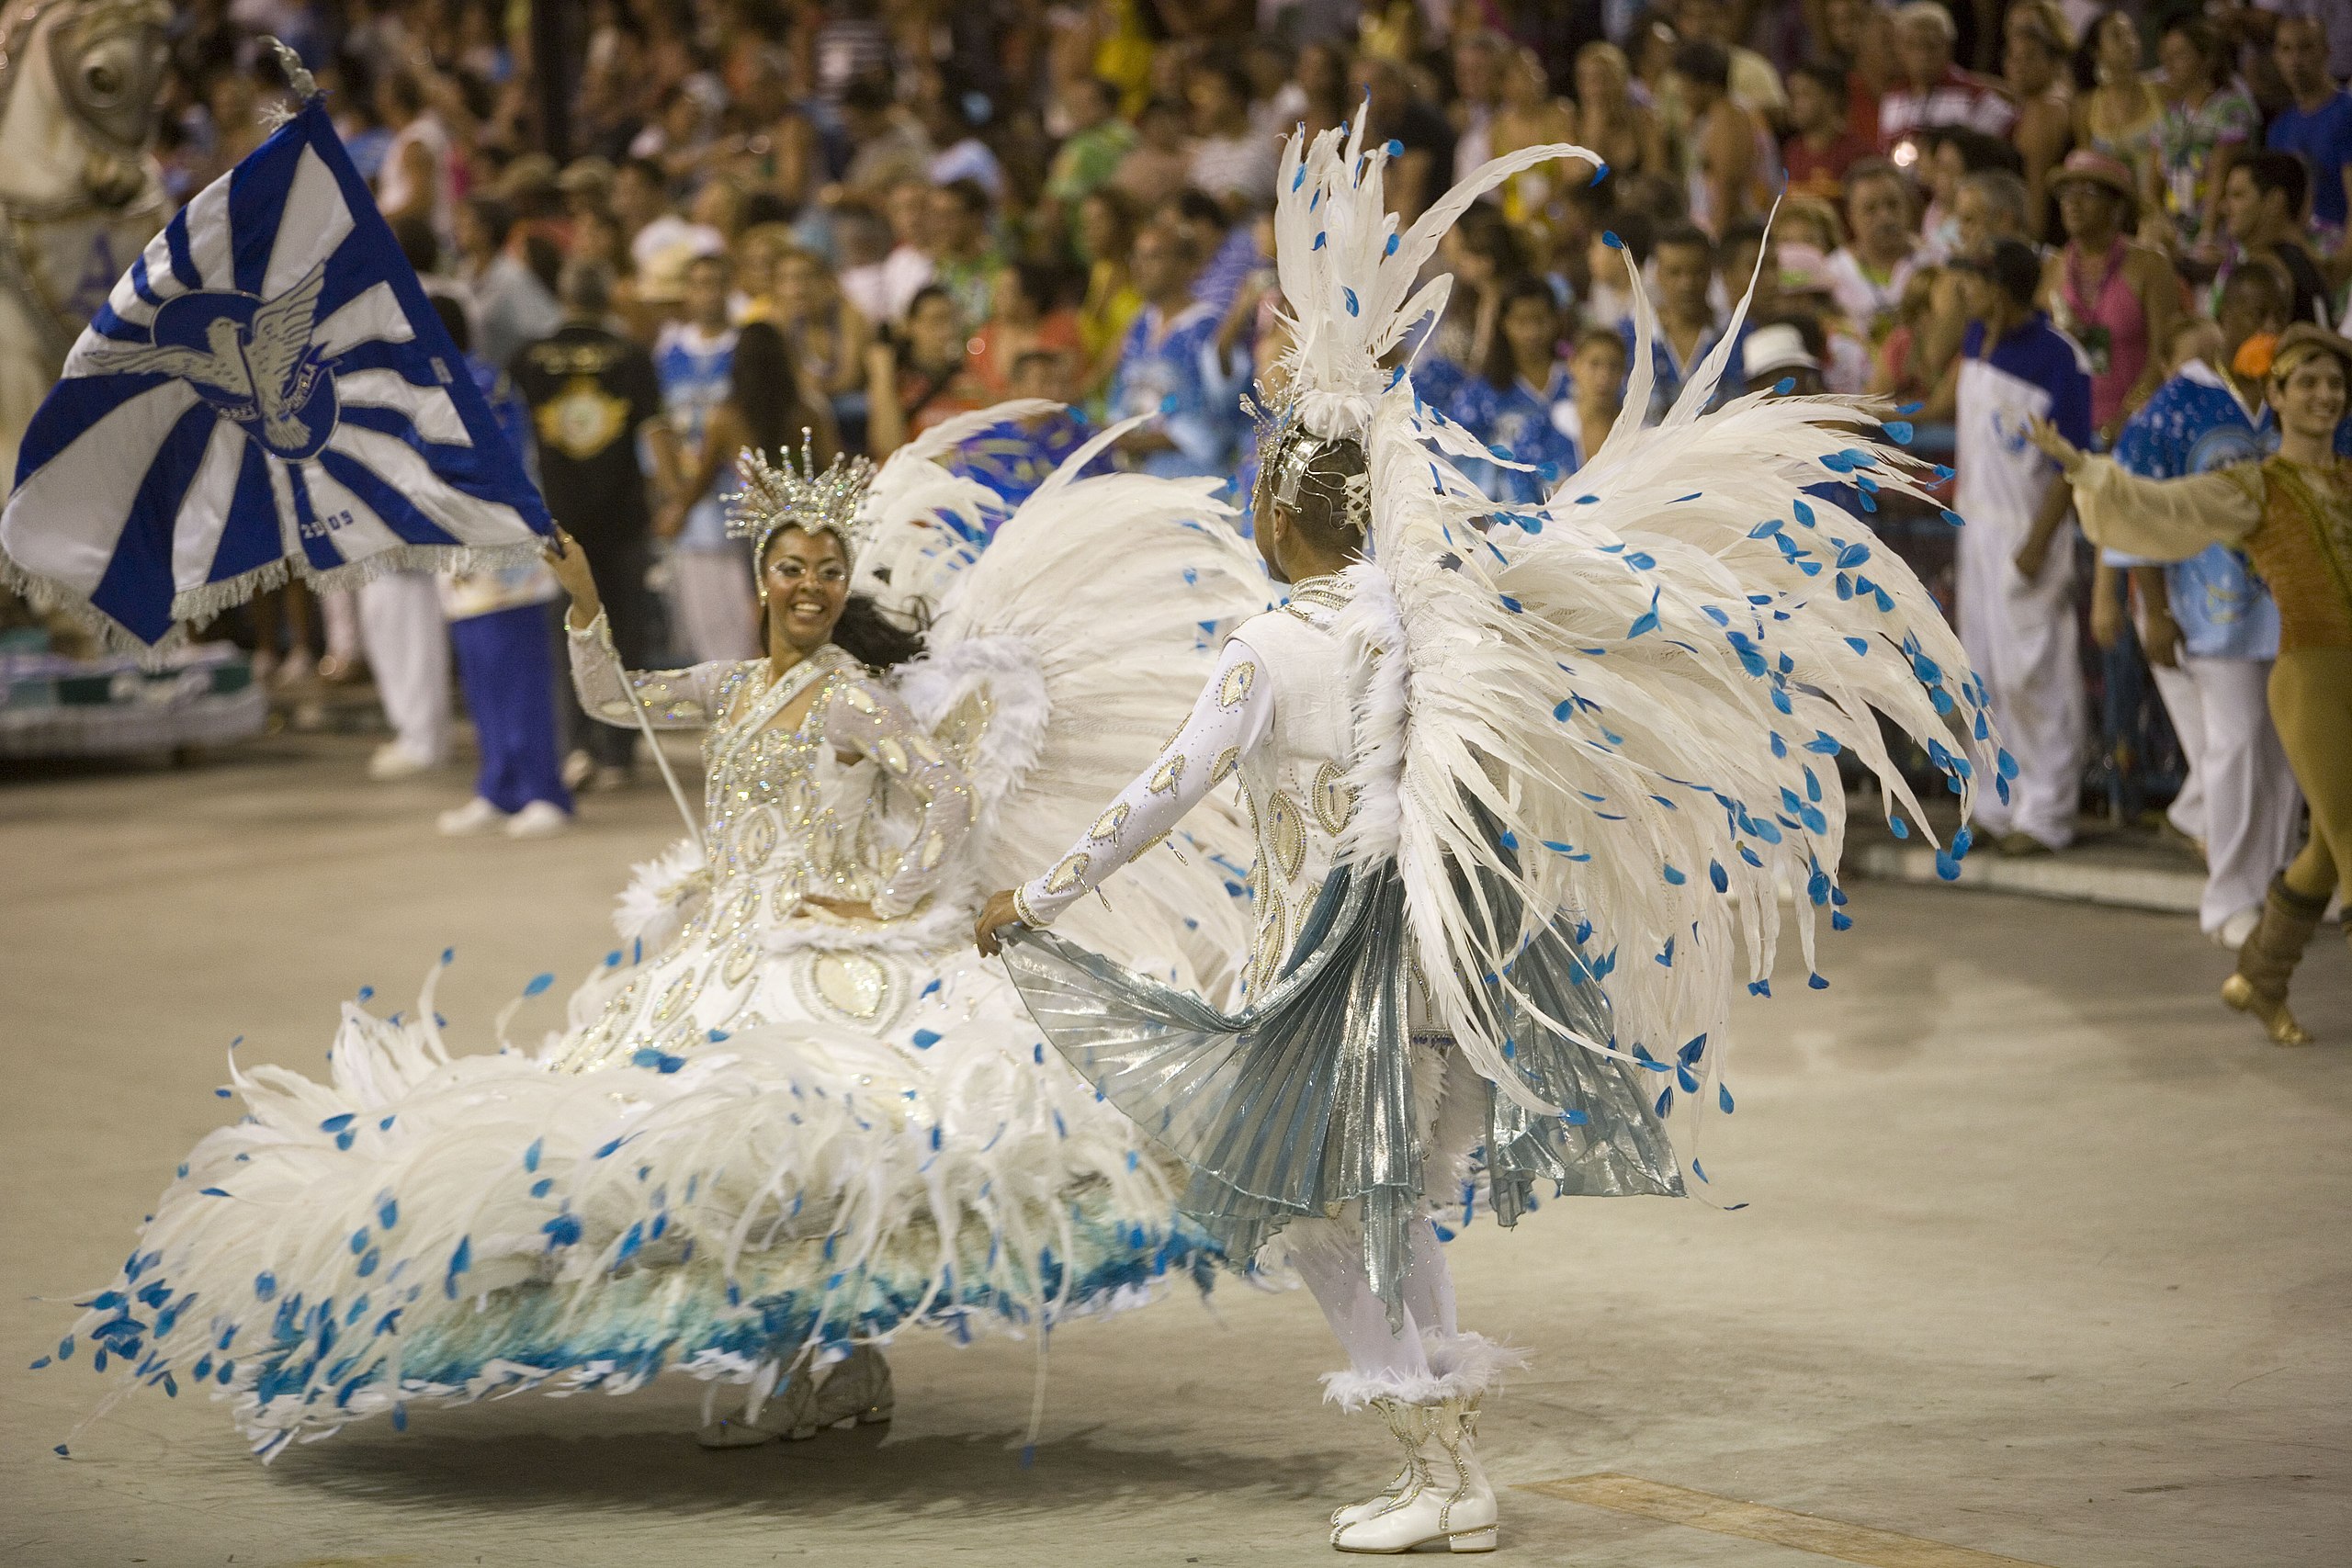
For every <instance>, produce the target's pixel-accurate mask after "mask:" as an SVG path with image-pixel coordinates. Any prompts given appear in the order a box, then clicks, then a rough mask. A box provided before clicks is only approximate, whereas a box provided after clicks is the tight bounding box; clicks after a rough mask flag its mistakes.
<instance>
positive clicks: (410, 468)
mask: <svg viewBox="0 0 2352 1568" xmlns="http://www.w3.org/2000/svg"><path fill="white" fill-rule="evenodd" d="M553 526H554V525H553V523H552V522H551V521H550V520H549V518H548V513H547V506H546V504H545V502H542V501H541V500H540V498H539V493H538V490H537V487H536V486H534V485H533V484H532V482H531V480H530V478H529V476H528V474H527V473H526V471H525V469H524V468H523V460H522V457H521V455H520V454H518V453H517V452H516V451H515V448H514V446H513V445H512V444H511V443H510V442H509V441H508V439H507V437H506V435H505V434H504V433H503V432H502V431H501V430H500V428H499V426H498V423H497V421H496V420H495V419H494V418H493V417H492V414H491V412H490V406H489V404H488V403H486V402H485V401H484V400H483V399H482V395H481V390H480V389H479V388H477V387H476V385H475V384H474V378H473V376H472V373H471V372H470V371H469V369H468V367H467V365H466V362H465V358H464V356H463V355H460V354H459V353H458V347H457V345H456V344H454V343H452V342H451V341H450V340H449V333H448V332H447V329H445V328H444V327H443V326H442V324H441V319H440V317H439V316H438V315H437V314H435V310H434V308H433V302H432V301H431V300H430V299H427V298H426V297H425V294H424V286H423V285H422V284H421V283H420V282H419V281H418V280H417V276H416V274H415V272H414V271H413V270H412V269H411V268H410V266H409V265H408V262H407V260H406V259H405V258H404V257H403V256H402V255H401V249H400V245H399V243H398V242H397V241H395V240H394V239H393V237H392V232H391V230H390V227H389V226H387V225H386V223H385V222H384V220H383V216H382V215H381V214H380V213H379V212H378V211H377V210H376V203H375V198H374V197H372V196H371V195H370V194H369V192H368V186H367V184H366V183H365V182H364V181H362V180H361V179H360V177H359V174H358V171H357V170H356V169H354V168H353V167H352V164H351V159H350V155H349V154H348V153H346V152H345V151H344V147H343V142H342V141H341V139H340V138H338V137H337V136H336V134H335V131H334V124H333V122H332V121H331V120H330V119H329V118H327V113H326V107H325V102H324V100H323V99H322V98H320V97H318V96H315V94H314V95H313V96H311V97H310V99H309V101H308V102H306V103H305V104H304V105H303V107H302V109H301V111H300V113H298V114H297V115H295V116H294V118H291V119H290V120H288V121H287V122H286V123H285V124H284V125H282V126H280V127H279V128H278V129H277V130H275V131H274V132H272V133H271V134H270V136H269V137H268V138H267V139H266V140H265V141H263V142H262V144H261V145H260V146H259V147H257V148H255V149H254V151H253V152H251V153H249V154H247V155H246V157H245V158H244V160H243V162H241V163H240V164H238V165H237V166H236V167H235V168H234V169H232V170H231V171H230V172H229V173H228V174H226V175H222V176H221V177H220V179H217V180H215V181H214V182H213V183H212V184H211V185H209V186H206V187H205V188H204V189H203V190H201V191H198V193H197V194H196V195H195V197H192V198H190V199H189V201H188V203H187V206H186V207H184V208H182V209H180V210H179V211H178V212H177V213H175V215H174V216H173V218H172V220H171V221H170V222H168V223H166V224H165V225H164V231H163V232H162V233H160V234H158V235H156V236H155V238H154V239H153V242H151V243H149V244H148V246H147V248H146V250H145V251H143V252H142V253H141V254H140V255H139V257H138V259H136V260H135V261H133V262H132V263H131V265H130V271H129V272H127V273H125V274H124V275H123V276H122V278H121V279H120V280H119V282H117V283H116V284H115V286H114V288H113V289H112V291H111V292H110V293H108V294H107V298H106V301H105V303H103V304H101V305H100V306H99V307H98V308H97V310H96V312H94V313H93V315H92V316H91V318H90V324H89V326H88V328H87V329H86V330H85V332H84V333H82V335H81V337H80V338H79V340H77V341H76V342H75V344H74V349H73V352H72V353H71V354H69V355H67V356H66V359H65V367H64V375H63V377H62V379H60V380H59V381H58V383H57V385H56V386H55V387H53V388H52V389H51V390H50V394H49V397H48V399H47V400H45V401H44V402H43V403H42V404H41V406H40V412H37V413H36V414H34V416H33V419H32V422H31V423H30V424H29V425H28V426H27V427H26V430H25V435H24V441H23V444H22V446H20V447H19V449H18V452H17V477H16V489H15V491H13V492H12V493H11V494H10V495H9V497H8V503H7V509H6V512H5V513H0V576H5V577H6V579H7V580H8V581H13V582H15V583H17V585H18V586H20V587H22V588H24V589H26V590H28V592H33V593H36V594H38V595H40V596H41V597H43V598H45V599H47V600H48V601H49V602H51V603H53V604H59V605H61V606H62V607H63V608H65V609H67V610H69V611H73V612H75V613H78V614H79V615H81V616H82V618H83V619H85V620H86V621H88V622H89V623H90V624H91V625H93V626H95V627H96V629H97V630H99V631H100V632H101V633H102V634H104V635H105V636H106V637H107V638H108V640H109V641H111V642H112V643H114V644H115V645H116V646H119V647H127V648H129V649H132V650H133V651H141V650H144V651H151V652H152V651H154V650H159V649H164V648H165V647H168V646H169V645H170V644H171V643H172V642H173V641H174V640H175V639H176V638H177V637H180V636H181V635H182V634H181V630H180V628H181V627H182V626H184V625H186V624H187V623H189V622H195V621H201V620H205V619H207V618H209V617H210V616H213V615H218V614H220V612H221V611H222V610H224V609H227V608H228V607H229V606H231V605H232V604H239V603H242V602H243V600H245V599H246V598H248V597H250V596H251V595H252V594H253V593H254V592H258V591H260V590H262V589H266V588H268V587H271V586H274V585H275V584H277V583H278V582H282V581H285V580H286V578H287V577H288V575H289V574H294V573H299V574H300V575H301V576H302V577H304V578H306V579H308V580H309V581H311V582H312V583H313V584H315V585H318V586H320V587H322V588H336V587H343V586H348V585H356V584H357V583H359V582H362V581H366V580H367V579H368V578H369V577H372V576H374V575H376V574H377V573H379V572H382V571H387V570H403V569H418V570H466V569H469V568H470V569H473V570H501V569H503V568H504V567H506V566H509V565H515V564H519V563H522V562H525V561H527V560H530V559H534V558H537V554H538V549H539V543H540V540H541V538H542V537H543V536H546V535H547V534H548V532H549V531H551V529H552V528H553Z"/></svg>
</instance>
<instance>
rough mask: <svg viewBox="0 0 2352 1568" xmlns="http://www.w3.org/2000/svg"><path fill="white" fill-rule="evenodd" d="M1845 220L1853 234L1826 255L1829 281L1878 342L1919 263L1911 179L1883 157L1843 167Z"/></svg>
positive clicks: (1844, 309)
mask: <svg viewBox="0 0 2352 1568" xmlns="http://www.w3.org/2000/svg"><path fill="white" fill-rule="evenodd" d="M1846 221H1847V223H1848V224H1849V225H1850V226H1851V228H1852V230H1853V236H1854V237H1853V239H1852V240H1850V241H1849V242H1848V243H1846V244H1844V245H1841V246H1840V247H1838V251H1837V252H1836V253H1835V254H1832V255H1831V256H1830V258H1829V281H1830V285H1831V287H1832V288H1835V289H1836V291H1837V298H1838V311H1839V312H1840V313H1841V314H1843V315H1844V316H1845V318H1846V319H1847V320H1848V321H1851V322H1852V323H1853V324H1854V330H1855V331H1857V332H1859V333H1861V334H1862V335H1863V336H1865V337H1867V338H1869V339H1870V340H1871V342H1872V343H1876V342H1877V341H1878V340H1879V339H1880V338H1882V337H1883V336H1885V335H1886V331H1887V329H1888V328H1889V327H1890V326H1892V325H1893V324H1894V312H1895V310H1896V308H1897V307H1898V306H1900V305H1901V304H1902V303H1903V290H1904V288H1905V285H1907V284H1908V283H1909V282H1910V281H1911V275H1912V273H1914V272H1916V271H1917V270H1918V267H1919V265H1920V264H1919V254H1918V250H1919V243H1918V234H1917V231H1915V230H1914V228H1913V227H1912V224H1913V215H1912V208H1911V186H1910V182H1908V181H1907V180H1905V178H1904V177H1903V175H1902V174H1901V172H1900V171H1898V170H1897V169H1896V168H1895V166H1894V164H1890V163H1888V162H1886V161H1885V160H1884V159H1883V158H1866V159H1864V160H1862V161H1861V162H1860V163H1858V164H1855V165H1854V166H1853V167H1852V168H1850V169H1849V170H1847V171H1846Z"/></svg>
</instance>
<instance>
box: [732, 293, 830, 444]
mask: <svg viewBox="0 0 2352 1568" xmlns="http://www.w3.org/2000/svg"><path fill="white" fill-rule="evenodd" d="M728 381H729V388H728V394H727V395H728V398H729V400H731V401H732V402H733V403H734V405H735V408H736V412H739V413H741V415H742V416H743V424H744V428H745V430H746V432H747V433H748V434H750V436H751V438H752V446H756V447H758V448H759V449H760V450H761V451H762V452H763V453H765V454H767V456H768V457H769V458H770V460H772V461H778V462H780V461H782V460H783V458H784V456H785V454H786V453H796V454H797V452H798V451H799V449H800V433H801V432H802V431H803V430H810V431H814V432H815V433H816V434H815V435H814V438H813V439H814V446H813V447H812V450H814V452H815V454H816V457H817V460H818V461H819V462H820V463H823V462H831V460H832V456H833V454H832V450H831V446H832V444H831V442H830V441H828V440H827V439H826V438H825V434H824V425H823V422H822V421H820V420H819V419H818V418H817V415H816V411H814V410H813V409H811V408H809V405H808V404H807V403H805V402H803V401H802V400H801V398H800V378H799V376H798V374H797V373H796V371H795V370H794V368H793V364H792V349H791V346H790V345H789V344H786V342H785V339H784V334H783V333H780V332H778V331H776V329H775V326H774V325H773V324H771V323H770V322H767V321H748V322H746V323H744V326H743V330H742V331H741V333H737V334H736V338H735V357H734V359H733V361H732V362H731V364H730V366H729V370H728Z"/></svg>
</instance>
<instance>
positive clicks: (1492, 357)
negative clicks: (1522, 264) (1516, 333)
mask: <svg viewBox="0 0 2352 1568" xmlns="http://www.w3.org/2000/svg"><path fill="white" fill-rule="evenodd" d="M1522 299H1540V300H1542V301H1543V302H1544V309H1545V310H1549V311H1550V312H1552V321H1553V323H1554V325H1555V328H1556V327H1557V325H1558V322H1559V320H1560V301H1559V299H1558V298H1557V297H1556V296H1555V295H1554V294H1553V292H1552V286H1551V285H1550V284H1548V283H1546V282H1544V279H1542V278H1540V277H1514V278H1512V279H1511V280H1510V281H1509V282H1508V283H1506V284H1504V285H1503V288H1502V298H1501V299H1498V300H1497V301H1496V302H1495V335H1494V338H1493V340H1492V341H1491V342H1489V343H1488V344H1487V363H1486V364H1485V365H1483V366H1481V367H1479V373H1480V374H1481V375H1483V376H1484V377H1485V378H1487V385H1489V386H1491V387H1493V388H1494V389H1496V390H1497V391H1509V390H1510V384H1511V382H1512V381H1513V380H1515V379H1517V378H1518V376H1519V361H1518V360H1517V359H1515V358H1513V357H1512V356H1511V352H1510V333H1507V332H1505V331H1503V318H1504V317H1506V316H1508V315H1510V310H1511V307H1512V306H1514V305H1516V304H1518V303H1519V302H1520V301H1521V300H1522ZM1555 346H1556V345H1555Z"/></svg>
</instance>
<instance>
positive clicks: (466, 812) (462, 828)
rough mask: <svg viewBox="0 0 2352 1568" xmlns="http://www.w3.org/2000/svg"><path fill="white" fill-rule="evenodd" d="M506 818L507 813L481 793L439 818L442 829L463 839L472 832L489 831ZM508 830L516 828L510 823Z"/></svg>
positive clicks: (456, 837) (445, 812) (454, 836)
mask: <svg viewBox="0 0 2352 1568" xmlns="http://www.w3.org/2000/svg"><path fill="white" fill-rule="evenodd" d="M505 820H506V813H504V812H503V811H501V810H500V809H498V807H495V806H492V804H491V803H490V802H489V801H487V800H484V799H483V798H482V797H481V796H480V795H476V796H474V797H473V798H472V799H471V800H469V801H468V802H466V803H465V804H464V805H463V806H460V807H457V808H455V809H454V810H450V811H444V812H443V813H441V816H440V818H439V822H440V827H441V830H442V831H443V832H444V833H447V834H448V835H449V837H451V838H453V839H462V838H465V837H466V836H467V835H469V834H471V833H487V832H489V831H490V830H491V829H492V828H495V827H497V826H498V825H499V824H500V823H501V822H504V821H505ZM506 830H507V831H508V832H510V833H511V832H513V831H514V830H515V829H514V828H513V826H512V825H509V826H508V828H507V829H506Z"/></svg>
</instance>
